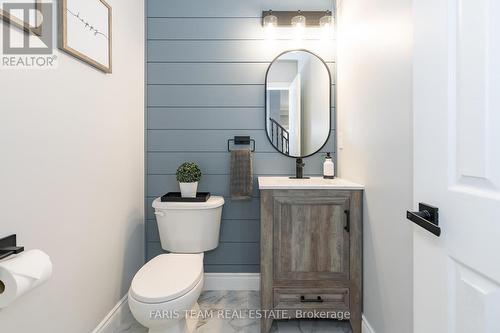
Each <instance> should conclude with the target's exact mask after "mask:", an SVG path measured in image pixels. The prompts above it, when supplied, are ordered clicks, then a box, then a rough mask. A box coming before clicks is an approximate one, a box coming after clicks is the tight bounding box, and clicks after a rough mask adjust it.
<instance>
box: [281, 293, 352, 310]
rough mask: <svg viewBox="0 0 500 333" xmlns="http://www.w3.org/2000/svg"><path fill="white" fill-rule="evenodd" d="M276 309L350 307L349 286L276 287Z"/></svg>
mask: <svg viewBox="0 0 500 333" xmlns="http://www.w3.org/2000/svg"><path fill="white" fill-rule="evenodd" d="M274 308H275V309H336V310H343V309H345V310H347V309H349V288H335V289H284V288H275V289H274Z"/></svg>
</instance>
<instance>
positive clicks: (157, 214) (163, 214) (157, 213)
mask: <svg viewBox="0 0 500 333" xmlns="http://www.w3.org/2000/svg"><path fill="white" fill-rule="evenodd" d="M155 215H156V216H165V213H164V212H155Z"/></svg>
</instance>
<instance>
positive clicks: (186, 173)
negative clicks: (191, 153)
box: [176, 162, 201, 198]
mask: <svg viewBox="0 0 500 333" xmlns="http://www.w3.org/2000/svg"><path fill="white" fill-rule="evenodd" d="M176 176H177V181H178V182H179V187H180V188H181V196H182V197H183V198H196V190H197V189H198V182H199V181H200V179H201V170H200V168H199V167H198V165H196V163H193V162H185V163H182V164H181V165H180V166H179V168H177V172H176Z"/></svg>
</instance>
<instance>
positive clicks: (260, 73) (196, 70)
mask: <svg viewBox="0 0 500 333" xmlns="http://www.w3.org/2000/svg"><path fill="white" fill-rule="evenodd" d="M268 66H269V64H268V63H241V64H240V63H238V64H233V63H191V64H184V63H180V64H179V63H175V64H170V63H150V64H148V83H149V84H263V83H264V82H265V76H266V70H267V67H268Z"/></svg>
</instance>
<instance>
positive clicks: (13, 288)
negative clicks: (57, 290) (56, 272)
mask: <svg viewBox="0 0 500 333" xmlns="http://www.w3.org/2000/svg"><path fill="white" fill-rule="evenodd" d="M51 275H52V262H51V261H50V257H49V256H48V255H47V254H46V253H45V252H43V251H40V250H30V251H26V252H22V253H21V254H19V255H17V256H15V257H13V258H10V259H6V260H3V261H0V308H5V307H7V306H8V305H9V304H11V303H12V302H13V301H15V300H16V299H18V298H19V297H21V296H22V295H24V294H25V293H27V292H28V291H30V290H32V289H33V288H35V287H37V286H39V285H41V284H42V283H44V282H45V281H47V280H48V279H49V278H50V276H51Z"/></svg>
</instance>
